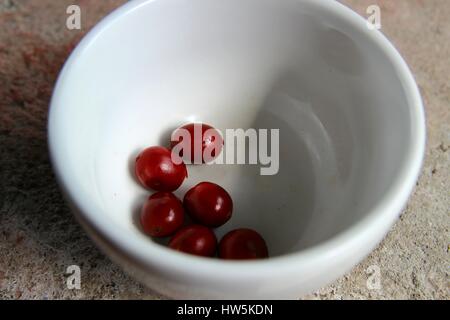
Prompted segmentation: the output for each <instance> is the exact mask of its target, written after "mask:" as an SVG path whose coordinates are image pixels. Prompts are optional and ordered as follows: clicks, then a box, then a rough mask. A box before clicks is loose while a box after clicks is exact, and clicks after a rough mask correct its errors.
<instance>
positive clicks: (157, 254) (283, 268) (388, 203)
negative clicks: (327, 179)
mask: <svg viewBox="0 0 450 320" xmlns="http://www.w3.org/2000/svg"><path fill="white" fill-rule="evenodd" d="M157 1H159V0H134V1H130V2H127V3H125V4H124V5H122V6H121V7H119V8H117V9H115V10H114V11H113V12H112V13H110V14H109V15H107V16H106V17H105V18H103V19H102V20H101V21H100V22H99V23H98V24H97V25H96V26H94V27H93V28H92V29H91V30H90V31H89V32H88V33H87V35H85V36H84V38H83V39H82V40H81V42H80V43H79V44H78V46H77V47H76V48H75V50H74V51H73V52H72V53H71V55H70V57H69V58H68V60H67V61H66V63H65V64H64V67H63V69H62V71H61V72H60V74H59V76H58V80H57V82H56V85H55V88H54V91H53V96H52V98H51V102H50V109H49V117H48V146H49V152H50V160H51V163H52V166H53V169H54V172H55V174H56V178H57V181H58V183H59V185H60V187H61V188H62V190H63V191H64V193H65V196H66V197H67V199H68V201H69V203H71V204H73V205H74V206H75V207H76V209H77V210H76V211H77V212H76V214H78V215H79V216H78V218H79V219H80V220H81V222H83V223H82V224H83V225H84V227H85V229H90V230H88V233H91V236H92V233H93V234H94V235H97V236H99V237H100V238H103V239H105V240H106V241H107V242H109V243H110V244H111V245H112V246H113V247H114V248H115V250H116V251H118V252H121V253H122V254H123V255H125V256H126V257H127V259H129V260H130V261H133V262H134V264H138V265H141V266H142V267H143V268H144V269H145V268H149V267H151V268H157V269H158V270H164V271H165V272H177V273H181V274H186V275H193V276H197V277H204V278H209V279H217V277H226V278H227V279H230V277H233V279H236V280H238V281H239V280H240V279H241V280H243V279H248V278H249V277H250V278H252V279H256V278H259V277H261V276H264V277H267V276H270V275H276V274H278V275H281V274H285V273H289V272H291V271H294V270H295V271H298V270H299V268H300V267H304V268H306V267H308V266H314V265H317V264H318V263H326V262H328V263H330V261H333V260H334V259H338V258H339V257H340V256H342V255H343V254H344V256H345V253H346V252H347V253H348V252H349V250H350V251H352V250H353V251H354V250H355V248H361V247H362V246H364V245H366V244H370V248H367V249H364V251H365V252H366V254H368V253H369V252H370V250H371V249H372V247H373V243H374V242H375V241H373V240H374V239H375V240H376V243H378V242H379V241H380V240H381V237H382V236H384V235H385V234H386V233H387V232H388V230H389V227H390V226H391V225H392V224H393V223H394V221H395V220H396V219H397V217H398V215H399V214H400V211H401V209H402V208H403V207H404V205H405V204H406V202H407V200H408V198H409V195H410V194H411V192H412V190H413V188H414V186H415V182H416V180H417V179H418V177H419V174H420V169H421V166H422V163H423V159H424V153H425V143H426V129H425V112H424V108H423V104H422V99H421V96H420V93H419V89H418V87H417V85H416V83H415V80H414V78H413V75H412V74H411V71H410V70H409V68H408V66H407V64H406V63H405V61H404V60H403V58H402V57H401V56H400V54H399V53H398V52H397V50H396V49H395V48H394V46H393V45H392V44H391V43H390V42H389V40H387V38H386V37H385V36H384V35H383V34H382V33H381V32H380V31H378V30H369V29H368V28H367V27H366V20H364V19H363V18H362V17H361V16H359V15H358V14H357V13H356V12H354V11H352V10H351V9H349V8H347V7H346V6H344V5H342V4H340V3H339V2H337V1H330V0H297V1H299V2H302V3H307V4H308V5H309V6H311V7H316V8H319V9H320V10H327V11H329V12H330V13H331V14H334V15H337V16H340V17H341V18H344V19H345V20H347V22H348V23H350V24H351V25H352V27H353V28H357V29H359V31H361V32H363V33H365V35H366V36H367V37H368V38H369V39H370V40H369V41H373V42H374V43H375V44H376V45H377V46H378V47H379V48H380V49H381V50H382V51H383V53H384V54H385V56H386V57H387V59H388V60H389V62H390V63H391V64H392V66H393V67H394V68H395V71H396V73H397V75H398V78H399V80H400V81H401V84H402V86H403V88H404V92H405V96H406V99H407V100H408V107H409V111H410V114H411V123H410V128H411V130H410V136H409V140H408V141H407V142H405V143H407V145H408V152H407V156H406V157H405V160H404V163H403V165H402V167H401V170H400V171H399V172H398V173H397V175H396V177H395V178H394V181H393V183H392V184H391V186H390V187H389V188H387V189H386V190H385V192H384V194H383V195H382V197H381V200H380V201H379V202H378V203H377V204H376V205H375V206H374V207H373V208H371V209H370V210H369V213H368V214H367V215H366V216H364V217H363V218H362V219H360V220H359V221H357V222H355V223H353V224H352V225H350V226H349V227H347V228H346V229H345V230H343V231H341V232H339V233H338V234H336V235H335V236H333V237H331V238H329V239H327V240H325V241H323V242H321V243H318V244H316V245H314V246H311V247H309V248H306V249H304V250H301V251H299V252H296V253H289V254H286V255H282V256H276V257H272V258H270V259H265V260H255V261H224V260H219V259H210V258H202V257H196V256H191V255H188V254H183V253H179V252H176V251H173V250H170V249H167V248H164V247H162V246H160V245H158V244H154V243H152V242H150V241H146V242H144V241H142V239H143V237H129V236H127V235H126V234H123V233H121V232H117V231H118V229H117V227H118V226H117V224H116V223H114V222H112V221H105V220H104V219H102V218H101V216H102V215H101V214H97V213H96V212H98V210H101V209H100V208H99V207H98V206H96V205H95V204H93V203H91V202H89V201H86V199H84V198H83V197H82V195H81V194H80V193H79V192H77V189H76V188H75V187H74V186H73V185H72V184H71V179H70V175H69V173H68V171H69V170H67V169H66V168H65V164H64V161H63V157H62V155H61V153H60V152H58V149H59V146H58V142H57V139H56V137H57V136H58V132H57V129H56V126H55V124H56V122H57V118H56V116H55V112H53V111H54V109H55V108H58V107H59V106H57V105H56V102H55V101H58V100H59V96H60V94H61V91H62V90H63V88H64V87H65V80H66V78H67V77H68V75H69V72H70V69H71V67H72V66H73V65H74V63H75V61H76V60H77V58H78V57H79V56H80V55H82V54H83V53H84V51H85V50H86V49H87V48H88V47H89V46H90V44H92V43H93V42H94V41H95V40H96V39H97V37H100V36H101V34H102V32H103V31H104V30H105V29H106V28H108V26H110V25H111V24H113V23H115V21H116V20H118V19H121V18H123V17H124V16H125V15H127V14H130V13H131V12H133V11H134V10H138V9H139V8H140V7H141V6H144V5H148V4H150V3H153V2H157ZM278 1H280V0H278ZM86 225H87V227H88V228H86Z"/></svg>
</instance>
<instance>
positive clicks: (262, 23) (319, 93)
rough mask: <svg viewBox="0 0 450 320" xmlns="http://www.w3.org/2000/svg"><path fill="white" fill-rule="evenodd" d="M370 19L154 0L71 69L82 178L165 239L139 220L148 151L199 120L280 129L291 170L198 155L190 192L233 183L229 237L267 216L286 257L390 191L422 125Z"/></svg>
mask: <svg viewBox="0 0 450 320" xmlns="http://www.w3.org/2000/svg"><path fill="white" fill-rule="evenodd" d="M175 4H176V6H175ZM366 32H370V31H368V30H367V31H361V30H360V29H357V28H354V26H352V25H351V24H350V22H347V21H345V20H344V19H343V18H340V17H339V16H336V15H332V14H330V13H329V12H327V11H324V10H319V9H318V8H317V7H315V6H313V5H310V1H297V0H296V1H294V0H292V1H290V0H284V1H269V0H250V1H237V0H236V1H190V2H189V4H188V3H187V2H185V1H181V0H180V1H148V2H145V3H144V2H143V4H142V5H140V6H139V7H138V8H137V9H134V10H130V11H128V12H127V14H125V15H122V16H121V17H119V18H116V19H114V21H113V22H111V23H108V24H106V25H105V26H103V27H102V29H101V32H99V31H96V35H95V36H91V37H90V38H89V39H88V40H85V43H84V44H82V46H81V47H80V48H79V49H78V50H77V51H76V52H75V53H74V56H73V57H72V59H71V62H70V63H69V64H68V65H67V66H66V70H65V73H64V74H63V76H62V78H61V79H60V85H59V88H58V94H57V95H55V98H54V101H53V109H52V119H51V121H52V122H51V126H53V129H54V130H53V132H56V133H57V135H56V136H57V137H55V138H54V139H55V144H56V145H57V152H58V154H59V156H58V157H59V159H64V160H63V161H64V162H65V163H64V166H65V168H66V170H67V172H68V173H67V175H70V183H71V185H72V188H73V190H77V192H78V193H79V194H82V198H83V199H84V201H88V202H92V203H95V204H96V206H98V207H99V208H100V209H101V210H99V211H98V212H95V213H94V212H91V213H89V214H96V215H102V216H103V217H104V219H109V220H111V221H114V223H116V224H117V230H118V232H124V233H127V234H129V236H130V237H137V238H140V241H147V242H148V243H149V245H152V244H151V243H152V240H151V239H149V238H147V237H145V236H143V235H142V233H141V231H140V227H139V223H138V220H137V216H138V214H139V209H140V207H141V205H142V203H143V201H144V200H145V198H146V197H147V196H148V195H149V194H150V192H149V191H147V190H145V189H143V188H141V187H140V186H139V185H138V183H137V182H136V180H135V178H134V175H133V170H134V160H135V157H136V155H137V154H138V153H139V151H141V150H142V149H143V148H145V147H148V146H151V145H167V144H168V141H169V137H170V133H171V131H172V130H173V129H174V128H176V127H177V126H179V125H182V124H185V123H187V122H192V121H201V122H206V123H209V124H211V125H213V126H215V127H217V128H219V129H221V130H223V131H224V130H225V129H227V128H243V129H247V128H256V129H258V128H264V129H279V130H280V131H279V133H280V140H279V142H280V152H279V172H278V174H276V175H272V176H262V175H260V167H261V165H205V166H190V167H189V168H188V170H189V179H187V180H186V181H185V183H184V184H183V186H182V187H181V188H180V189H179V190H178V191H177V192H176V194H177V195H178V196H180V197H181V198H182V196H183V195H184V193H185V192H186V191H187V190H188V189H189V188H190V187H191V186H193V185H195V184H196V183H198V182H200V181H212V182H216V183H219V184H220V185H222V186H223V187H224V188H225V189H227V190H228V191H229V192H230V194H231V196H232V198H233V200H234V208H235V210H234V213H233V217H232V219H231V221H230V222H229V223H227V224H226V225H225V226H223V227H221V228H219V229H217V234H218V236H219V237H220V236H221V235H222V234H224V232H226V231H228V230H231V229H234V228H238V227H250V228H254V229H256V230H258V231H259V232H260V233H261V234H262V235H263V236H264V237H265V239H266V240H267V242H268V246H269V250H270V253H271V255H272V256H277V255H282V254H286V253H292V252H296V251H299V250H302V249H304V248H307V247H310V246H313V245H315V244H318V243H320V242H321V241H324V240H326V239H328V238H330V237H332V236H334V235H336V234H337V233H339V232H340V231H343V230H344V229H346V228H348V227H349V226H350V225H352V224H354V223H355V222H357V221H358V220H360V219H362V218H363V217H364V216H365V215H366V214H367V212H368V211H369V210H370V209H371V208H372V207H373V206H374V205H376V203H377V202H378V201H379V200H380V198H381V197H382V195H383V192H384V191H385V190H386V189H387V188H388V187H389V186H390V184H391V183H392V181H393V179H394V177H395V174H396V172H398V171H399V168H400V167H401V165H402V163H403V161H404V156H405V154H406V148H407V146H406V143H405V141H406V140H407V139H408V137H409V134H410V130H411V128H410V124H409V123H410V122H411V115H410V111H409V108H408V101H407V99H406V96H405V93H404V89H403V87H402V84H401V82H400V80H399V78H398V75H397V74H396V70H395V68H394V67H393V66H392V64H391V63H390V62H389V60H388V59H387V58H386V56H385V54H384V53H383V52H382V50H380V48H379V47H378V46H377V45H376V44H375V43H374V42H372V41H371V40H370V39H369V38H368V37H367V35H366ZM80 197H81V196H80ZM119 230H120V231H119Z"/></svg>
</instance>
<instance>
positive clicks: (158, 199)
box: [141, 192, 184, 237]
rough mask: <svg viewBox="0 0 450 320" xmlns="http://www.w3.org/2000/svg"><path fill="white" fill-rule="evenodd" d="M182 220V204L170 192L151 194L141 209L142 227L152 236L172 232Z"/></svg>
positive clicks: (165, 234) (161, 235)
mask: <svg viewBox="0 0 450 320" xmlns="http://www.w3.org/2000/svg"><path fill="white" fill-rule="evenodd" d="M183 220H184V209H183V204H182V203H181V201H180V199H178V198H177V197H176V196H175V195H174V194H172V193H170V192H157V193H155V194H153V195H151V196H150V197H149V198H148V200H147V201H146V202H145V204H144V206H143V207H142V210H141V225H142V229H143V230H144V232H145V233H146V234H148V235H150V236H152V237H167V236H170V235H172V234H174V233H175V231H177V230H178V229H179V228H180V227H181V226H182V225H183Z"/></svg>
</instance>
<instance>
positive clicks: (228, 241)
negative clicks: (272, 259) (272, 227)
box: [219, 229, 269, 260]
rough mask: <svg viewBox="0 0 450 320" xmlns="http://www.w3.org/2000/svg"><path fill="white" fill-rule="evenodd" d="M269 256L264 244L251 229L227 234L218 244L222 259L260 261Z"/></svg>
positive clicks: (259, 236)
mask: <svg viewBox="0 0 450 320" xmlns="http://www.w3.org/2000/svg"><path fill="white" fill-rule="evenodd" d="M268 256H269V251H268V249H267V245H266V242H265V241H264V239H263V237H261V235H260V234H259V233H258V232H256V231H254V230H252V229H236V230H233V231H230V232H228V233H227V234H226V235H225V236H223V238H222V239H221V240H220V243H219V257H220V258H222V259H235V260H246V259H262V258H267V257H268Z"/></svg>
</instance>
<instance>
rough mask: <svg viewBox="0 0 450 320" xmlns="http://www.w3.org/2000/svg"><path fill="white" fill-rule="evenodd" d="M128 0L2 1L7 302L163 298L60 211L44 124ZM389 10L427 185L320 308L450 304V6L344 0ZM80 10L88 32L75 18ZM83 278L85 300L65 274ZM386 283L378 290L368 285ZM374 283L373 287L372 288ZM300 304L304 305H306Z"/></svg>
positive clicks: (0, 267) (1, 290) (0, 95)
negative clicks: (70, 68)
mask: <svg viewBox="0 0 450 320" xmlns="http://www.w3.org/2000/svg"><path fill="white" fill-rule="evenodd" d="M123 2H124V1H123V0H101V1H99V0H79V1H73V0H58V1H54V0H0V299H13V298H20V299H29V298H31V299H53V298H88V299H89V298H102V299H111V298H113V299H161V298H163V297H161V296H159V295H157V294H155V293H154V292H152V291H150V290H149V289H147V288H144V287H143V286H142V285H140V284H138V283H137V282H136V281H134V280H132V279H131V278H130V277H129V276H127V275H126V274H124V273H123V272H122V271H121V269H120V268H119V267H117V266H116V265H115V264H113V263H112V262H110V260H109V259H108V258H106V257H105V256H104V255H103V254H102V253H101V252H99V250H98V249H97V248H96V247H95V246H94V244H93V243H92V242H91V241H90V240H89V239H88V238H87V236H86V235H85V233H84V231H83V230H82V229H81V227H80V226H79V225H78V224H77V223H76V222H75V220H74V218H73V217H72V214H71V213H70V212H69V210H68V208H67V207H66V205H65V204H64V202H63V199H62V197H61V194H60V192H59V190H58V187H57V185H56V183H55V180H54V176H53V173H52V170H51V167H50V164H49V159H48V153H47V145H46V119H47V110H48V104H49V99H50V95H51V90H52V87H53V85H54V82H55V79H56V76H57V73H58V71H59V69H60V68H61V66H62V64H63V62H64V60H65V59H66V57H67V56H68V54H69V52H70V51H71V49H72V48H73V47H74V45H75V44H76V43H77V41H78V40H79V39H80V37H81V36H82V35H83V34H84V33H85V32H86V31H87V30H89V28H90V27H91V26H92V25H93V24H95V23H96V22H97V21H98V20H99V19H100V18H101V17H103V16H104V15H105V14H107V13H108V12H110V11H111V10H112V9H113V8H115V7H117V6H118V5H120V4H121V3H123ZM343 2H344V3H346V4H347V5H348V6H350V7H352V8H353V9H354V10H356V11H357V12H359V13H360V14H362V15H366V13H365V11H366V8H367V7H368V6H369V5H371V4H378V5H379V6H380V8H381V18H382V31H383V32H384V33H385V34H386V35H387V36H388V38H389V39H391V40H392V42H393V43H394V44H395V45H396V47H397V48H398V50H399V51H400V53H401V54H402V55H403V57H404V58H405V60H406V61H407V62H408V64H409V66H410V68H411V70H412V72H413V73H414V75H415V77H416V80H417V82H418V85H419V87H420V90H421V93H422V96H423V100H424V104H425V108H426V113H427V130H428V142H427V149H426V159H425V163H424V167H423V171H422V174H421V177H420V179H419V181H418V183H417V186H416V188H415V191H414V193H413V195H412V196H411V198H410V200H409V203H408V205H407V207H406V208H405V210H404V211H403V213H402V215H401V218H400V219H399V220H398V222H397V223H396V224H395V226H394V227H393V228H392V230H391V231H390V233H389V234H388V236H387V237H386V239H385V240H384V241H383V242H382V243H381V244H380V245H379V247H378V248H377V249H376V250H375V251H374V252H373V253H372V254H371V255H370V256H369V257H368V258H366V259H365V260H364V261H363V262H362V263H361V264H360V265H358V266H357V267H355V268H354V269H353V270H352V271H351V272H349V273H348V274H347V275H345V276H344V277H342V278H341V279H339V280H338V281H336V282H335V283H333V284H332V285H330V286H328V287H325V288H323V289H321V290H319V291H317V292H316V293H313V294H311V295H309V296H307V297H303V298H312V299H348V298H356V299H359V298H368V299H378V298H383V299H410V298H412V299H436V298H441V299H449V297H450V292H449V270H450V269H449V267H450V260H449V256H450V253H449V250H450V246H449V244H450V237H449V226H450V219H449V217H450V161H449V155H450V151H449V148H450V76H449V75H450V19H449V17H450V3H449V1H448V0H395V1H393V0H383V1H382V0H345V1H343ZM70 4H79V5H80V6H81V8H82V30H74V31H69V30H67V29H66V25H65V22H66V18H67V15H66V8H67V6H68V5H70ZM72 264H76V265H79V266H80V267H81V279H82V282H81V289H80V290H69V289H68V288H67V286H66V281H65V280H66V278H65V277H66V276H65V272H66V268H67V267H68V266H69V265H72ZM374 280H375V282H376V280H380V281H379V283H380V284H381V287H379V288H374V287H373V286H371V285H370V284H371V283H372V284H373V283H374V282H373V281H374ZM368 281H369V286H368V285H367V283H368ZM299 298H301V297H299Z"/></svg>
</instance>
